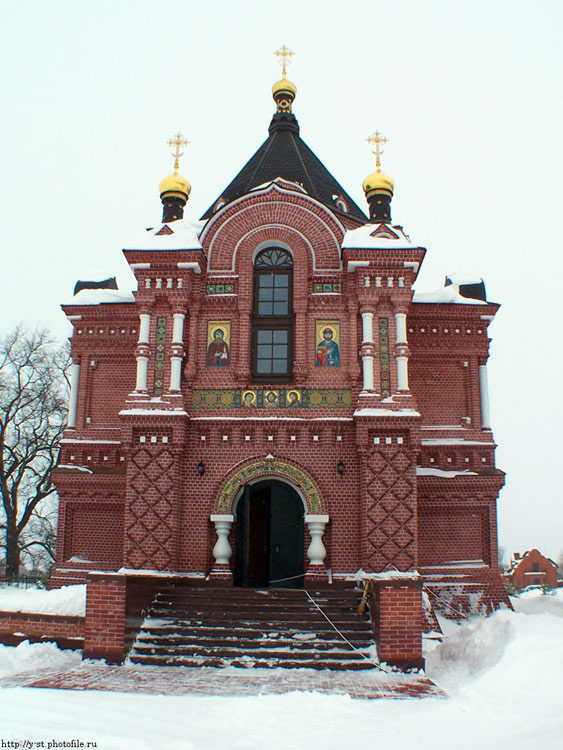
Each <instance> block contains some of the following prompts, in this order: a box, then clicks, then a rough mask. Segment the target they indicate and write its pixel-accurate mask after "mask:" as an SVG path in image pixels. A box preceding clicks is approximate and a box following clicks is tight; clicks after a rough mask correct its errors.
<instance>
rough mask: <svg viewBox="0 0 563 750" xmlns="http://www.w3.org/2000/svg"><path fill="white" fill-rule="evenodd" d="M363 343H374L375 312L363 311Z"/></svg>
mask: <svg viewBox="0 0 563 750" xmlns="http://www.w3.org/2000/svg"><path fill="white" fill-rule="evenodd" d="M362 344H373V313H372V312H363V313H362Z"/></svg>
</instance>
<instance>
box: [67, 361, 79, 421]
mask: <svg viewBox="0 0 563 750" xmlns="http://www.w3.org/2000/svg"><path fill="white" fill-rule="evenodd" d="M79 383H80V365H79V364H74V363H73V364H72V365H71V367H70V399H69V404H68V423H67V427H76V414H77V412H78V385H79Z"/></svg>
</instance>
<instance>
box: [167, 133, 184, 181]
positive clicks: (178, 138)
mask: <svg viewBox="0 0 563 750" xmlns="http://www.w3.org/2000/svg"><path fill="white" fill-rule="evenodd" d="M188 144H189V141H188V140H187V139H186V138H184V136H183V135H182V134H181V133H176V135H175V136H174V138H171V139H170V140H169V141H168V145H169V146H176V150H175V151H174V152H173V153H172V156H173V157H174V174H178V169H179V167H180V157H181V156H183V155H184V152H183V151H180V147H181V146H187V145H188Z"/></svg>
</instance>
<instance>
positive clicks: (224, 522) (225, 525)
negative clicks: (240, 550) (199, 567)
mask: <svg viewBox="0 0 563 750" xmlns="http://www.w3.org/2000/svg"><path fill="white" fill-rule="evenodd" d="M211 520H212V522H213V523H214V524H215V531H216V532H217V541H216V543H215V546H214V547H213V557H214V558H215V564H216V565H228V564H229V560H230V559H231V555H232V554H233V550H232V548H231V544H230V542H229V534H230V533H231V526H232V525H233V521H234V520H235V517H234V516H233V515H230V514H222V513H221V514H216V515H212V516H211Z"/></svg>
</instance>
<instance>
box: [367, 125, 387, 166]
mask: <svg viewBox="0 0 563 750" xmlns="http://www.w3.org/2000/svg"><path fill="white" fill-rule="evenodd" d="M366 141H367V142H368V143H369V144H370V146H373V145H375V149H373V148H372V150H371V152H372V154H375V169H376V171H377V172H380V171H381V154H382V153H383V149H381V148H380V147H379V145H380V144H381V143H388V142H389V138H386V137H385V136H384V135H381V133H380V132H379V130H376V131H375V132H374V133H372V134H371V135H370V136H368V137H367V138H366Z"/></svg>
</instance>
